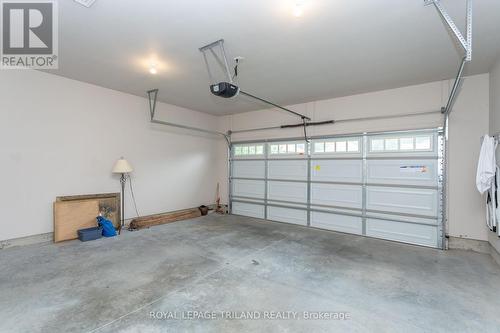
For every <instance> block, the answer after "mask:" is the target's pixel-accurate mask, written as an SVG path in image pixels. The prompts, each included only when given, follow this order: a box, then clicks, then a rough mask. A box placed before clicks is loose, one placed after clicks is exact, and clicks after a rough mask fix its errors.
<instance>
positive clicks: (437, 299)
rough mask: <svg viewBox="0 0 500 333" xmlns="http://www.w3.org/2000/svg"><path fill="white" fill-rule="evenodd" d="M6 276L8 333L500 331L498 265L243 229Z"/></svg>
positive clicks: (99, 249)
mask: <svg viewBox="0 0 500 333" xmlns="http://www.w3.org/2000/svg"><path fill="white" fill-rule="evenodd" d="M0 267H1V269H0V332H50V333H54V332H89V331H95V332H179V331H181V332H184V331H190V332H224V331H226V332H238V331H245V332H248V331H250V332H262V331H268V332H270V331H272V332H290V331H293V332H331V331H339V332H346V331H348V332H500V310H499V309H500V267H499V266H497V265H496V264H495V263H494V261H493V260H492V259H491V258H490V257H489V256H488V255H483V254H477V253H472V252H464V251H447V252H444V251H439V250H433V249H426V248H420V247H415V246H407V245H403V244H397V243H391V242H385V241H380V240H374V239H369V238H362V237H356V236H350V235H345V234H338V233H333V232H327V231H320V230H314V229H308V228H304V227H299V226H293V225H286V224H281V223H271V222H265V221H259V220H253V219H250V218H243V217H236V216H224V217H221V216H215V215H210V216H207V217H203V218H199V219H194V220H190V221H184V222H178V223H173V224H169V225H164V226H158V227H153V228H151V229H147V230H141V231H137V232H125V233H124V234H123V235H122V236H120V237H117V238H113V239H101V240H97V241H92V242H88V243H80V242H79V241H72V242H67V243H64V244H58V245H53V244H50V245H36V246H27V247H20V248H11V249H6V250H1V251H0ZM188 311H199V312H208V311H210V312H212V311H213V312H215V313H214V314H210V315H214V316H216V317H217V319H214V320H211V319H206V318H205V319H192V318H182V317H183V316H184V317H189V316H191V317H192V316H197V314H196V313H195V312H188ZM219 311H233V312H237V314H238V315H239V316H240V317H241V316H242V314H241V312H242V311H251V312H252V313H251V314H253V315H254V316H259V315H260V316H261V318H260V319H259V320H244V319H224V320H223V319H221V318H222V314H221V313H220V312H219ZM286 311H296V312H298V313H297V318H298V319H293V315H294V314H289V316H290V317H289V318H288V319H274V320H271V319H268V316H271V315H274V316H278V315H280V314H282V312H286ZM151 312H155V313H156V316H157V318H151ZM158 312H160V313H162V315H163V316H177V319H172V318H170V319H161V318H159V314H158ZM304 312H306V313H307V314H311V315H314V314H318V313H320V312H321V313H324V312H328V313H331V312H333V313H334V314H333V315H335V313H339V312H343V313H348V315H349V319H347V320H306V319H305V318H304ZM204 315H205V316H207V315H209V314H205V313H204ZM248 315H250V314H248ZM282 315H283V316H284V315H285V314H282ZM264 316H265V317H266V318H264Z"/></svg>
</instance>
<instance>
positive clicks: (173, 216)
mask: <svg viewBox="0 0 500 333" xmlns="http://www.w3.org/2000/svg"><path fill="white" fill-rule="evenodd" d="M200 216H201V212H200V210H199V209H198V208H195V209H186V210H180V211H176V212H172V213H165V214H156V215H151V216H146V217H140V218H136V219H133V220H132V222H130V229H142V228H147V227H151V226H155V225H160V224H166V223H172V222H177V221H182V220H187V219H193V218H196V217H200Z"/></svg>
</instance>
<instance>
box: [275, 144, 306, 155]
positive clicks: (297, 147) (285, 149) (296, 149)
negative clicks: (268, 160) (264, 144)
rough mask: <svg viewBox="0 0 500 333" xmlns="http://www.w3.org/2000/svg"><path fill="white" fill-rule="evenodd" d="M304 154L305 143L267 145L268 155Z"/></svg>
mask: <svg viewBox="0 0 500 333" xmlns="http://www.w3.org/2000/svg"><path fill="white" fill-rule="evenodd" d="M305 153H306V144H305V143H297V142H281V143H272V144H270V145H269V155H278V156H279V155H304V154H305Z"/></svg>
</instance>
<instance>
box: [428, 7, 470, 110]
mask: <svg viewBox="0 0 500 333" xmlns="http://www.w3.org/2000/svg"><path fill="white" fill-rule="evenodd" d="M424 4H425V5H426V6H428V5H434V7H435V8H436V9H437V11H438V13H439V15H440V16H441V18H442V19H443V21H444V22H445V23H446V24H447V26H448V27H449V28H450V29H451V31H452V32H453V34H454V35H455V37H456V39H457V40H458V42H459V43H460V45H461V46H462V48H463V49H464V52H465V55H464V58H463V59H462V63H461V64H460V68H459V70H458V74H457V76H456V78H455V82H454V83H453V87H452V89H451V93H450V96H449V98H448V102H447V103H446V106H445V107H443V108H442V109H441V110H442V113H443V114H445V115H449V114H450V112H451V110H452V108H453V104H454V102H455V99H456V97H457V93H458V91H459V89H460V86H461V85H462V83H463V76H462V74H463V71H464V67H465V64H466V63H467V62H470V61H471V60H472V0H466V7H467V9H466V11H467V13H466V24H465V26H466V37H464V36H463V35H462V33H461V32H460V29H458V27H457V25H456V24H455V22H454V21H453V19H452V18H451V17H450V15H449V14H448V12H447V11H446V9H445V8H444V7H443V5H442V4H441V1H440V0H424Z"/></svg>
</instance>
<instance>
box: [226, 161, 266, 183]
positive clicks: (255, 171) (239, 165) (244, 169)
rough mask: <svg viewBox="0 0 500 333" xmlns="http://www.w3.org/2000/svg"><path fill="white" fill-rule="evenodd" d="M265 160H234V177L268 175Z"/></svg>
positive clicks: (261, 176)
mask: <svg viewBox="0 0 500 333" xmlns="http://www.w3.org/2000/svg"><path fill="white" fill-rule="evenodd" d="M265 163H266V162H265V161H234V162H233V177H236V178H261V179H262V178H264V177H265V176H266V164H265Z"/></svg>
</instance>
